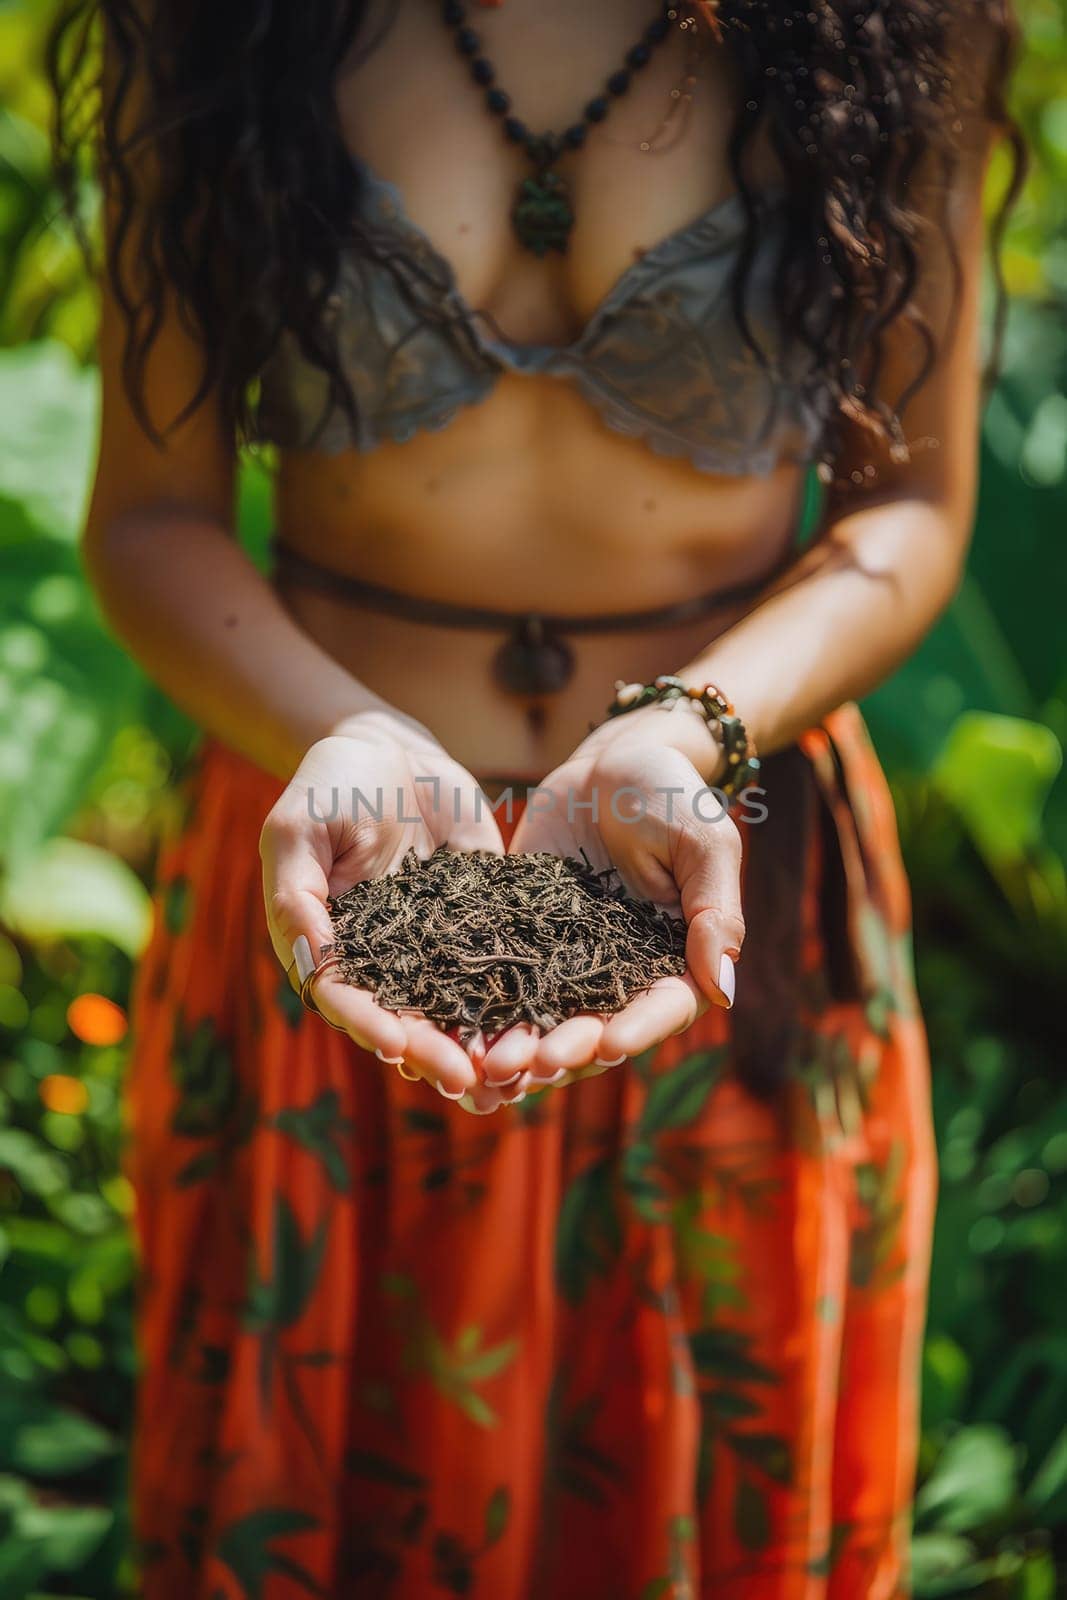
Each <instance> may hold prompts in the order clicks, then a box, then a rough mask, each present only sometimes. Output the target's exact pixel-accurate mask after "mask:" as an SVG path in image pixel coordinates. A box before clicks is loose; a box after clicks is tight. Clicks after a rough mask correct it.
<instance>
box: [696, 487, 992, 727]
mask: <svg viewBox="0 0 1067 1600" xmlns="http://www.w3.org/2000/svg"><path fill="white" fill-rule="evenodd" d="M963 527H964V525H963V522H962V521H961V519H960V517H959V516H958V515H949V514H947V513H946V511H945V509H944V508H943V507H942V506H941V505H940V504H939V503H938V502H937V501H934V500H928V499H925V498H923V497H922V496H916V497H914V498H909V497H908V496H907V495H903V496H899V497H894V498H892V499H888V500H883V501H880V502H876V503H874V504H866V505H859V506H857V508H856V509H855V510H851V511H847V512H845V513H844V514H843V515H841V516H839V517H837V518H835V519H834V520H833V521H832V522H831V523H830V525H829V527H828V528H827V531H826V534H825V536H824V537H823V538H822V539H820V540H819V541H818V542H817V543H816V544H815V545H814V546H812V547H811V548H810V549H808V550H807V551H805V552H804V554H803V555H802V556H800V557H799V558H798V560H797V561H796V562H795V563H794V564H793V566H792V567H791V568H790V569H789V570H788V571H787V572H785V573H784V574H782V575H781V576H780V577H779V578H778V579H777V580H776V581H775V582H774V583H773V584H772V585H771V586H769V587H768V590H767V592H766V596H765V597H764V598H762V599H761V601H760V602H759V603H758V604H757V605H756V607H755V608H754V609H751V610H749V611H748V612H747V613H746V615H745V616H744V617H742V618H741V619H739V620H738V621H737V622H735V623H734V624H733V625H732V626H731V627H729V628H728V629H726V630H725V631H724V632H723V633H721V634H720V635H719V636H718V637H717V638H716V639H715V640H714V642H713V643H712V644H711V645H710V646H709V647H708V649H707V650H705V651H703V652H702V653H701V654H700V655H699V656H697V657H696V658H694V659H693V660H691V661H689V662H687V663H686V664H685V666H684V667H682V668H681V669H679V672H678V675H679V676H680V677H682V678H684V679H685V680H686V682H689V683H700V684H703V683H707V682H713V683H716V684H718V685H719V687H720V688H721V689H722V690H723V692H724V693H725V694H726V695H727V696H728V697H729V698H730V699H731V700H733V702H734V704H735V705H736V707H737V711H738V714H739V715H740V716H741V717H742V719H743V720H744V722H745V726H746V728H747V729H748V731H749V733H750V734H751V735H752V737H753V739H754V740H755V743H756V747H757V749H758V750H760V751H761V752H763V753H765V754H767V755H770V754H771V753H772V752H773V751H775V750H778V749H781V748H782V747H783V746H785V745H788V744H790V743H792V742H793V740H794V739H796V737H797V736H798V735H799V734H800V733H802V732H803V731H804V729H805V728H808V727H811V726H812V724H813V723H815V722H817V721H818V720H819V719H820V718H821V717H823V716H825V715H826V713H827V712H829V711H831V710H833V709H834V707H835V706H838V705H840V704H841V703H842V701H845V700H850V699H854V698H857V697H859V696H861V695H864V694H867V693H869V692H870V690H871V689H873V688H875V687H876V685H877V684H879V683H880V682H881V681H882V680H883V679H884V678H886V677H887V676H888V675H889V674H890V673H891V672H892V671H893V670H894V669H895V668H896V667H897V666H899V665H900V663H901V662H902V661H904V660H905V659H906V658H907V657H908V656H909V655H910V654H911V652H912V651H913V650H914V649H915V647H916V645H917V644H918V643H919V642H920V640H921V639H922V638H923V636H924V635H925V634H926V633H927V631H928V630H929V628H930V627H931V626H932V624H933V623H934V621H935V620H936V619H937V617H938V616H939V615H940V613H941V612H942V611H943V610H944V608H945V606H946V605H947V604H948V602H949V601H950V600H951V598H952V595H953V594H954V592H955V590H956V587H957V585H958V583H959V580H960V574H961V570H962V565H963V560H964V556H965V552H966V546H967V538H966V536H965V533H964V531H963Z"/></svg>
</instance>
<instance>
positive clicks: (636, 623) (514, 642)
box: [270, 538, 792, 697]
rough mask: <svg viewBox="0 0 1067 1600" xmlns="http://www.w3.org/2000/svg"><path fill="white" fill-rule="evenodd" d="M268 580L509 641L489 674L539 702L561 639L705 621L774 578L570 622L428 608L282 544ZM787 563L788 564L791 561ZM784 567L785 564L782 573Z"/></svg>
mask: <svg viewBox="0 0 1067 1600" xmlns="http://www.w3.org/2000/svg"><path fill="white" fill-rule="evenodd" d="M270 548H271V554H272V556H273V558H274V573H275V576H276V577H279V578H281V579H282V580H284V581H285V582H287V583H298V584H302V585H304V586H305V587H307V588H313V589H318V590H319V591H320V592H322V593H324V594H327V595H329V596H330V597H331V599H335V600H338V599H342V600H352V601H354V602H355V603H356V604H358V605H361V606H364V607H365V608H366V609H367V610H368V611H376V612H380V613H381V614H382V615H384V616H391V617H401V618H403V620H404V621H406V622H427V623H432V624H433V625H434V626H436V627H441V628H470V629H475V630H479V629H481V630H485V631H486V632H490V633H496V632H500V633H504V634H506V635H507V637H506V638H505V640H504V643H503V644H502V645H501V647H500V649H499V650H498V651H497V653H496V656H495V658H494V662H493V673H494V677H495V678H496V681H497V682H498V683H499V684H500V686H501V688H503V689H505V690H507V692H508V693H509V694H514V695H521V696H524V697H529V696H533V697H538V696H541V695H546V694H557V693H558V692H559V691H560V690H561V689H563V688H565V687H566V685H567V684H568V683H569V682H570V679H571V676H572V674H573V671H574V653H573V651H572V650H571V649H570V646H569V645H568V644H567V642H566V639H565V637H564V635H566V634H594V633H620V632H628V631H633V632H638V633H639V632H642V631H643V630H645V629H649V628H670V627H676V626H677V625H678V624H680V623H684V622H693V621H696V620H697V619H698V618H700V617H705V616H710V615H711V614H712V613H714V612H716V611H721V610H722V609H723V608H724V607H726V606H729V605H733V604H735V603H736V602H737V601H739V600H748V599H751V598H752V597H753V596H754V595H756V594H758V593H759V591H760V590H761V589H763V588H765V587H766V585H767V584H768V583H770V582H771V580H772V578H773V576H774V575H775V574H774V573H771V574H763V575H761V576H760V577H759V578H756V579H751V578H750V579H747V580H746V581H745V582H744V583H737V584H732V585H731V586H730V587H729V588H718V589H713V590H711V591H709V592H708V593H705V594H698V595H690V596H688V597H687V598H686V599H684V600H678V601H675V602H674V604H673V605H669V606H652V607H647V608H645V609H644V610H641V611H598V612H591V613H577V614H575V615H568V614H556V613H549V612H532V611H498V610H495V609H494V608H493V607H491V606H467V605H454V604H452V603H451V602H450V601H447V600H430V599H426V598H424V597H422V596H419V595H412V594H405V593H403V592H402V591H401V590H399V589H388V588H386V587H385V586H384V585H382V584H379V583H368V582H367V581H366V580H365V579H363V578H354V577H351V576H349V575H348V574H347V573H343V572H334V571H332V570H331V569H330V568H329V567H324V566H320V565H319V563H318V562H317V561H312V560H310V559H309V557H307V556H305V555H301V554H300V553H299V552H298V551H296V550H293V549H292V548H291V547H290V546H288V545H286V544H284V543H283V542H282V541H281V540H280V539H278V538H273V539H272V540H271V545H270ZM787 559H792V557H791V556H790V557H789V558H787ZM785 564H786V563H783V566H784V565H785Z"/></svg>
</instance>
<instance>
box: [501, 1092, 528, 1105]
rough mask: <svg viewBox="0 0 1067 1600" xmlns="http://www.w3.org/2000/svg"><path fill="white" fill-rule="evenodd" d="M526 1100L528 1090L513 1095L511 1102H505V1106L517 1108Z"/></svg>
mask: <svg viewBox="0 0 1067 1600" xmlns="http://www.w3.org/2000/svg"><path fill="white" fill-rule="evenodd" d="M525 1099H526V1090H525V1089H524V1090H523V1091H522V1093H521V1094H513V1095H512V1097H511V1099H510V1100H505V1101H504V1104H505V1105H506V1106H517V1105H518V1103H519V1101H520V1100H525Z"/></svg>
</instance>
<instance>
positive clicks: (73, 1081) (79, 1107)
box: [38, 1072, 89, 1117]
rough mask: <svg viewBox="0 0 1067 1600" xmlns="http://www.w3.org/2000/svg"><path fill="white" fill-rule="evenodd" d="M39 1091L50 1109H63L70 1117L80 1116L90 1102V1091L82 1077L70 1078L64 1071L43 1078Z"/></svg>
mask: <svg viewBox="0 0 1067 1600" xmlns="http://www.w3.org/2000/svg"><path fill="white" fill-rule="evenodd" d="M38 1093H39V1094H40V1096H41V1101H42V1103H43V1104H44V1105H45V1106H47V1107H48V1110H49V1111H61V1112H64V1113H65V1114H66V1115H67V1116H68V1117H77V1116H80V1115H81V1113H82V1112H83V1111H84V1110H85V1108H86V1106H87V1105H88V1104H89V1091H88V1089H86V1087H85V1085H84V1083H82V1081H81V1079H80V1078H68V1077H67V1076H66V1074H65V1073H62V1072H53V1073H51V1074H50V1075H49V1076H48V1077H47V1078H42V1080H41V1086H40V1089H39V1090H38Z"/></svg>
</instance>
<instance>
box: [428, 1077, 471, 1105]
mask: <svg viewBox="0 0 1067 1600" xmlns="http://www.w3.org/2000/svg"><path fill="white" fill-rule="evenodd" d="M434 1087H435V1088H436V1090H437V1092H438V1094H443V1095H444V1097H445V1099H446V1100H462V1099H463V1097H464V1095H465V1094H466V1093H467V1091H466V1089H451V1090H449V1089H446V1088H445V1086H444V1084H443V1083H442V1082H441V1080H440V1078H438V1080H437V1083H436V1084H435V1085H434Z"/></svg>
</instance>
